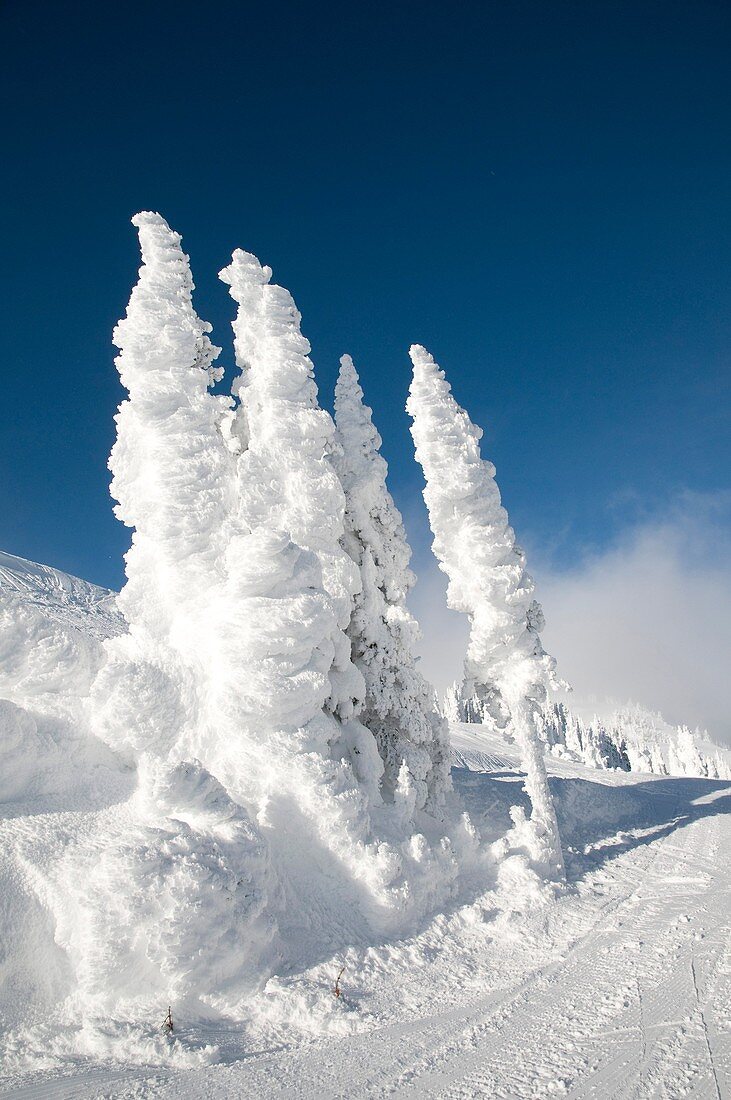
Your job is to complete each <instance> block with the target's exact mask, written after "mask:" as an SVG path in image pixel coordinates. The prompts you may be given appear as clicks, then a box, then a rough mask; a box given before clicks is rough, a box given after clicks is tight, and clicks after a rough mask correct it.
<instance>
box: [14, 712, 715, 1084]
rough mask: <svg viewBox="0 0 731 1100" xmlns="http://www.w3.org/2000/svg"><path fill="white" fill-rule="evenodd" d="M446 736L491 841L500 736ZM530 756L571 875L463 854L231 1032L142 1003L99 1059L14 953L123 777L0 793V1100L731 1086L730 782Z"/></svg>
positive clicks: (504, 780)
mask: <svg viewBox="0 0 731 1100" xmlns="http://www.w3.org/2000/svg"><path fill="white" fill-rule="evenodd" d="M452 737H453V751H454V764H455V766H454V769H453V777H454V781H455V785H456V788H457V790H458V792H459V794H460V796H461V798H462V799H463V800H464V803H465V805H466V806H467V808H468V809H469V811H470V814H471V816H472V818H473V820H474V822H475V823H476V826H477V828H478V829H479V830H480V832H481V834H482V836H483V838H484V839H485V840H490V839H498V837H499V836H500V834H501V832H503V831H504V830H506V829H507V828H509V826H510V817H509V809H510V806H511V805H513V804H515V803H520V802H523V801H524V798H525V796H524V794H523V792H522V776H521V774H520V772H519V770H518V767H517V754H516V749H515V746H514V745H512V744H510V743H509V742H508V741H507V740H504V739H502V738H501V737H499V736H496V735H493V736H487V737H486V736H481V731H480V728H479V727H476V726H454V727H453V728H452ZM548 767H549V771H550V773H551V787H552V791H553V794H554V797H555V799H556V805H557V812H558V815H559V823H560V827H561V832H562V836H563V838H564V845H565V854H566V863H567V872H568V878H569V885H568V888H567V890H566V891H565V892H564V893H563V895H562V896H560V897H559V898H558V899H557V900H555V901H554V902H552V903H550V904H549V905H548V906H546V905H541V906H536V905H534V904H533V901H534V900H535V899H533V898H532V896H531V892H530V884H528V883H526V882H525V881H523V880H522V879H521V877H520V874H519V870H518V869H517V868H516V877H514V878H513V879H512V880H510V878H509V877H508V879H503V881H502V883H501V884H498V882H497V881H496V879H495V876H494V874H491V872H490V869H489V868H488V867H485V866H484V865H482V866H480V867H475V874H474V875H473V877H472V879H471V880H470V879H469V877H468V878H466V879H465V881H464V883H463V887H462V894H461V896H460V897H459V898H457V899H455V902H454V904H453V905H451V906H449V907H448V908H447V909H446V910H445V911H444V912H443V913H442V914H440V915H439V916H437V917H436V918H435V919H433V920H431V921H430V922H428V923H427V924H426V925H425V927H423V928H422V929H421V930H420V931H418V932H417V933H416V934H414V935H413V936H411V937H410V938H406V939H394V940H390V941H388V940H379V941H376V940H374V941H373V942H370V943H368V942H362V943H358V944H354V945H353V946H351V947H350V948H348V949H345V950H341V951H338V952H337V953H335V954H333V955H332V957H328V956H323V958H322V959H321V961H319V962H318V964H317V965H316V966H314V967H312V968H311V969H309V970H308V971H306V972H304V973H286V974H281V975H280V976H279V977H277V978H275V979H273V980H271V981H270V982H269V983H268V984H267V986H266V987H265V989H264V990H263V992H262V993H261V994H260V995H259V996H258V998H255V999H254V1000H253V1001H252V1003H251V1005H250V1006H249V1010H248V1016H247V1019H246V1020H245V1021H244V1023H243V1024H242V1022H241V1021H236V1022H232V1023H231V1024H230V1025H226V1024H225V1022H223V1023H222V1022H221V1021H217V1022H215V1023H211V1025H210V1026H207V1027H203V1026H201V1025H198V1026H196V1027H195V1028H192V1027H190V1026H189V1025H188V1024H187V1022H186V1020H185V1018H180V1019H178V1018H177V1017H175V1028H176V1030H175V1033H174V1036H173V1037H170V1036H168V1037H167V1038H165V1036H164V1033H163V1032H162V1031H161V1030H160V1025H162V1023H163V1018H164V1016H165V1012H166V1010H167V1005H164V1006H161V1013H160V1019H159V1021H157V1020H155V1021H151V1034H152V1033H154V1032H157V1033H158V1035H159V1036H160V1040H159V1041H158V1042H156V1043H153V1042H152V1041H150V1043H149V1046H148V1048H147V1049H146V1050H145V1049H140V1048H139V1047H134V1046H130V1048H129V1050H128V1052H127V1056H126V1058H125V1059H124V1060H123V1061H121V1062H120V1060H119V1050H118V1048H117V1057H116V1060H112V1059H111V1058H109V1057H105V1054H104V1051H103V1050H98V1049H97V1050H96V1052H95V1057H94V1059H93V1060H91V1059H85V1058H83V1057H80V1056H78V1055H77V1056H76V1057H75V1058H69V1056H68V1050H67V1049H66V1050H65V1049H64V1042H63V1035H61V1036H60V1037H59V1035H58V1033H53V1034H51V1033H50V1032H49V1033H46V1034H44V1025H43V1018H44V1011H45V1006H46V1005H49V1004H51V1003H52V1000H53V993H54V989H55V988H56V987H58V986H62V985H63V980H64V966H65V964H64V957H63V951H62V950H61V948H60V946H59V947H57V948H56V949H55V950H54V951H53V952H52V953H50V954H48V953H46V954H44V955H43V957H42V959H41V960H40V962H41V963H42V965H41V966H40V967H39V965H38V962H39V960H38V959H37V958H36V957H34V956H35V955H37V953H38V951H39V950H41V949H43V950H44V951H45V950H46V949H45V948H44V947H43V945H44V944H46V943H47V942H48V936H47V930H46V929H45V927H44V921H45V922H48V920H49V919H50V918H49V915H48V911H47V910H45V909H44V907H43V905H42V903H39V901H38V899H39V897H40V898H42V896H43V881H42V879H43V869H44V867H45V866H50V865H52V863H53V860H54V858H55V857H56V856H57V854H58V852H59V850H62V849H63V847H64V846H65V845H67V844H68V843H69V838H70V837H72V836H79V835H81V834H84V833H87V834H88V833H93V831H94V830H95V829H97V828H98V824H99V821H100V815H102V816H104V815H106V817H107V818H111V817H116V818H118V819H119V820H120V822H121V823H123V821H124V814H125V812H126V811H125V808H124V806H125V802H124V798H125V790H124V780H123V776H122V775H121V774H120V775H119V776H117V778H116V780H114V781H111V780H110V781H109V782H108V783H107V784H106V785H104V784H100V785H98V786H97V787H96V788H95V797H96V801H95V800H94V792H92V793H91V794H89V793H87V795H85V796H84V800H82V801H81V805H79V807H78V808H76V809H74V810H69V809H68V808H63V809H61V808H58V809H55V810H54V809H53V808H52V806H51V803H50V802H49V803H48V804H47V806H46V808H45V809H43V810H40V811H38V810H37V809H34V808H33V806H32V805H31V804H28V803H25V804H19V803H14V804H13V803H10V804H6V805H4V806H3V807H2V808H0V813H2V814H4V815H5V820H3V821H2V822H1V823H0V854H1V862H0V876H1V877H2V882H1V883H0V897H2V899H3V901H2V906H1V907H0V910H1V911H2V920H4V921H5V929H6V931H5V934H4V936H3V938H1V939H0V953H1V954H0V960H1V961H0V987H1V988H2V989H3V1000H2V1002H1V1003H2V1008H3V1009H4V1010H5V1020H4V1021H3V1026H4V1028H5V1029H6V1030H5V1034H4V1035H3V1038H2V1042H3V1047H4V1050H3V1054H2V1055H1V1056H0V1065H2V1067H3V1069H2V1071H0V1072H3V1073H4V1074H5V1077H4V1079H2V1083H1V1084H0V1092H2V1095H3V1096H8V1097H19V1098H20V1097H23V1098H25V1100H41V1098H47V1097H49V1098H50V1097H54V1098H55V1097H66V1096H74V1097H78V1098H84V1097H89V1098H91V1097H101V1096H104V1097H107V1098H113V1097H131V1096H138V1097H141V1096H144V1097H171V1098H172V1097H179V1096H181V1095H182V1096H185V1097H192V1098H194V1097H201V1098H203V1097H205V1098H217V1097H232V1098H233V1097H241V1096H255V1095H258V1096H261V1097H264V1098H268V1097H295V1096H296V1097H302V1098H311V1100H326V1098H330V1097H332V1098H334V1097H376V1096H383V1095H395V1096H399V1097H401V1096H403V1097H411V1096H413V1097H423V1096H428V1097H443V1098H468V1097H487V1096H489V1097H493V1096H494V1097H503V1098H526V1100H527V1098H529V1097H530V1098H533V1097H553V1096H556V1095H561V1096H567V1097H574V1098H577V1100H579V1098H587V1100H588V1098H589V1097H594V1098H597V1097H601V1098H603V1100H613V1098H615V1097H616V1098H620V1097H626V1098H628V1100H629V1098H630V1097H640V1098H644V1097H655V1096H657V1097H680V1096H695V1097H728V1096H731V950H730V947H729V944H730V939H729V932H730V931H731V815H730V813H729V811H731V786H729V784H728V783H723V782H719V781H710V780H704V779H689V778H670V777H655V776H652V777H649V776H638V775H634V774H631V773H630V774H628V773H622V772H609V771H597V770H595V769H590V768H586V767H584V766H583V765H581V764H578V763H574V762H571V761H567V760H557V759H553V758H551V757H549V758H548ZM111 775H112V772H111V771H110V772H109V773H108V776H111ZM115 783H116V787H115ZM9 914H10V916H9ZM13 914H14V916H13ZM11 918H12V919H13V924H12V926H11V927H10V929H9V933H10V934H8V921H9V920H10V919H11ZM21 918H22V921H21ZM2 920H0V923H2ZM341 967H344V970H343V972H342V976H341V978H340V988H341V990H342V996H341V997H340V998H336V997H334V996H333V992H332V990H333V986H334V983H335V979H336V977H337V975H338V972H339V971H340V970H341ZM21 1002H22V1003H21ZM11 1016H12V1018H13V1020H14V1026H13V1027H12V1028H9V1029H8V1020H9V1018H10V1017H11ZM75 1023H77V1021H69V1024H75ZM31 1032H32V1033H33V1034H34V1035H35V1037H36V1038H35V1050H34V1052H33V1058H32V1060H31V1061H30V1062H29V1061H28V1060H27V1055H28V1051H29V1035H30V1034H31ZM176 1042H177V1043H178V1044H180V1046H182V1047H183V1048H184V1049H186V1050H187V1051H188V1052H189V1053H188V1055H187V1058H186V1059H183V1058H181V1057H180V1054H179V1052H177V1053H176V1049H178V1048H176ZM166 1048H167V1049H168V1050H169V1054H168V1055H166V1054H165V1051H166ZM196 1052H197V1053H196ZM214 1059H215V1060H214ZM196 1062H197V1063H199V1064H196ZM206 1063H209V1064H206Z"/></svg>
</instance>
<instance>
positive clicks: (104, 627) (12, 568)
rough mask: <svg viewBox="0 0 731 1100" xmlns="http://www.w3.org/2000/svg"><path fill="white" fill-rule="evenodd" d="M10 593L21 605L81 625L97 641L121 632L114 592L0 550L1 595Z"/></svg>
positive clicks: (59, 620) (56, 618) (55, 618)
mask: <svg viewBox="0 0 731 1100" xmlns="http://www.w3.org/2000/svg"><path fill="white" fill-rule="evenodd" d="M10 593H12V594H14V595H15V596H16V597H17V598H18V599H19V601H21V602H22V603H24V604H32V605H33V606H35V607H38V608H42V609H43V612H44V614H45V615H46V616H47V617H48V618H49V619H53V620H55V621H57V622H66V623H74V624H76V625H82V626H83V629H84V631H85V632H86V633H88V634H91V635H93V636H96V637H99V638H107V637H109V636H110V635H112V634H116V633H118V632H119V631H120V630H121V629H122V625H123V624H122V618H121V616H120V615H119V613H118V612H117V610H116V606H115V599H116V597H115V593H114V592H110V591H109V590H108V589H106V588H99V587H98V586H97V585H95V584H90V583H89V582H88V581H82V580H81V579H80V578H79V577H72V576H71V574H70V573H62V572H61V570H60V569H53V568H52V567H51V566H50V565H38V564H37V563H36V562H34V561H26V559H25V558H18V557H15V556H14V555H13V554H6V553H5V552H4V551H2V550H0V595H1V596H6V595H7V594H10Z"/></svg>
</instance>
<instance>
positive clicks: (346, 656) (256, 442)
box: [214, 250, 450, 938]
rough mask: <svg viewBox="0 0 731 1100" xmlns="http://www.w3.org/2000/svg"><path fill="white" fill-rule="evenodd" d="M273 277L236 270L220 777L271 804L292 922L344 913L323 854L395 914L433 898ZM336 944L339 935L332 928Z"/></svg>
mask: <svg viewBox="0 0 731 1100" xmlns="http://www.w3.org/2000/svg"><path fill="white" fill-rule="evenodd" d="M271 274H272V273H271V269H270V268H268V267H262V265H261V264H260V263H259V261H258V260H257V259H256V257H255V256H252V255H250V254H249V253H246V252H242V251H240V250H239V251H236V252H235V253H234V255H233V259H232V263H231V264H230V266H229V267H227V268H226V269H225V270H224V271H222V272H221V278H222V280H223V281H224V282H226V283H227V284H228V285H229V286H230V293H231V296H232V297H233V298H234V300H235V301H236V302H237V303H238V313H237V317H236V320H235V321H234V337H235V339H234V346H235V350H236V361H237V365H238V366H239V368H240V369H241V376H240V378H239V379H238V381H237V383H236V385H235V393H236V395H237V396H238V399H239V406H238V408H237V410H236V413H235V415H234V416H233V418H232V419H231V421H230V422H229V423H227V424H226V425H225V434H226V436H227V438H228V440H229V444H230V448H231V451H232V453H233V454H234V455H235V456H236V461H237V478H238V503H237V508H236V513H235V517H234V520H233V524H232V528H231V535H230V539H229V544H228V548H227V574H228V577H229V581H228V584H229V588H228V595H227V599H226V601H225V603H226V605H227V606H228V607H230V608H231V609H232V610H231V613H230V614H229V615H228V616H227V617H226V616H224V618H223V620H222V624H223V625H222V630H221V634H220V642H219V650H220V651H221V652H224V653H225V657H224V665H225V667H226V669H228V670H230V673H227V674H226V676H225V677H223V678H222V679H221V680H220V684H219V686H217V687H215V688H214V692H215V695H216V698H217V700H218V703H217V706H218V707H219V709H220V711H221V712H222V713H223V711H224V710H225V708H226V707H228V706H230V699H231V698H232V697H235V698H238V700H239V704H238V706H239V717H238V723H237V725H238V727H239V728H240V729H243V730H247V731H249V734H248V736H247V737H243V738H236V737H232V738H231V740H230V742H229V745H228V747H227V750H226V751H227V755H226V758H225V761H222V763H221V768H222V770H223V769H224V767H225V773H226V775H227V776H228V779H229V782H234V783H236V784H237V787H236V789H237V791H240V793H241V794H242V795H243V796H244V797H246V798H247V799H250V800H251V799H256V800H257V803H258V810H257V816H258V820H259V821H260V822H261V823H262V826H263V827H265V828H266V831H267V832H266V835H267V836H268V837H269V839H270V843H271V845H272V850H273V853H274V856H275V861H276V864H277V866H278V867H280V866H281V867H283V868H284V872H285V873H284V878H285V881H286V882H287V883H288V884H289V888H291V889H292V890H293V891H294V892H295V893H296V894H297V896H298V898H299V901H298V903H297V904H295V905H292V906H290V914H291V915H292V917H293V919H299V914H298V912H297V909H298V907H299V909H304V908H308V907H309V908H311V909H315V910H317V911H320V912H323V911H325V912H326V911H327V906H328V905H329V904H331V901H330V900H329V898H330V897H331V896H332V894H333V890H332V883H331V882H330V881H328V882H327V883H325V884H324V888H323V881H322V876H320V875H317V874H313V872H312V863H311V860H312V853H313V852H315V851H317V850H322V849H324V851H325V852H327V853H328V854H329V857H330V858H332V857H335V859H336V860H337V861H339V863H340V866H341V867H342V868H343V869H344V870H345V872H346V874H345V875H344V876H343V881H345V880H347V881H348V883H349V884H350V885H348V886H347V889H348V890H351V889H352V888H353V883H354V882H355V883H356V884H358V889H360V890H362V889H365V890H366V896H367V897H368V903H367V907H368V909H369V910H370V911H371V912H373V913H374V914H376V913H378V912H381V913H382V914H386V913H387V912H390V913H391V914H393V912H394V910H395V909H398V908H404V907H405V902H406V899H407V898H409V899H411V901H413V899H415V898H416V897H417V896H418V893H419V891H418V888H417V889H416V890H415V889H414V887H413V882H412V881H411V879H412V872H413V871H414V870H416V877H417V878H418V877H419V874H420V873H421V871H420V870H419V868H418V866H417V864H418V863H419V859H416V860H415V859H414V856H413V852H412V848H410V847H409V844H410V843H411V839H412V836H411V834H412V832H413V828H412V827H409V828H408V829H403V831H402V832H401V834H400V837H399V832H398V830H397V829H396V828H395V825H396V824H398V823H397V822H396V819H395V817H394V807H387V806H384V802H383V798H382V796H381V791H380V781H381V777H382V775H383V763H382V761H381V758H380V756H379V753H378V748H377V745H376V741H375V738H374V737H373V735H372V734H371V732H370V731H369V730H368V729H366V728H365V726H363V725H362V724H361V723H360V722H359V721H358V720H357V712H358V710H359V708H360V705H361V701H362V699H363V696H364V694H365V685H364V681H363V677H362V675H361V673H360V672H359V671H358V669H357V668H356V667H355V665H354V664H353V663H352V660H351V647H350V639H349V638H348V636H347V635H346V633H345V628H346V627H347V626H348V624H349V622H350V617H351V610H352V607H353V596H354V594H355V593H356V592H357V591H358V590H359V587H360V576H359V570H358V567H357V564H356V563H355V562H354V561H353V560H352V559H351V558H350V557H349V556H348V554H347V553H346V552H345V550H344V549H343V547H342V545H341V539H342V538H343V534H344V526H343V523H344V513H345V497H344V494H343V489H342V486H341V483H340V480H339V478H338V475H337V473H336V471H335V469H334V466H333V462H332V454H333V450H334V448H335V446H336V444H335V439H334V435H335V427H334V424H333V422H332V418H331V417H330V416H329V414H328V413H326V412H325V411H323V410H322V409H321V408H320V407H319V405H318V401H317V389H316V386H315V381H314V377H313V368H312V362H311V361H310V359H309V351H310V346H309V343H308V342H307V340H306V339H305V337H304V336H303V335H302V333H301V331H300V315H299V313H298V311H297V309H296V307H295V305H294V302H293V300H292V298H291V296H290V295H289V293H288V292H287V291H286V290H284V289H283V288H282V287H279V286H276V285H274V284H272V283H271V282H270V279H271ZM226 724H227V726H228V725H229V723H228V722H227V723H226ZM402 819H403V815H402ZM381 825H382V826H383V828H382V829H381ZM400 825H401V826H403V825H404V821H403V820H401V822H400ZM384 835H388V836H389V837H390V838H391V839H390V841H389V842H385V841H384V840H383V839H380V838H381V837H382V836H384ZM422 839H423V838H422ZM395 840H400V844H398V845H397V844H394V843H392V842H393V841H395ZM417 849H418V845H417V847H416V849H414V851H417ZM419 851H420V849H419ZM417 854H418V853H417ZM419 858H421V857H419ZM444 858H445V860H446V862H447V863H449V861H450V857H449V856H448V854H446V853H445V854H444ZM442 878H443V876H442ZM436 881H439V876H437V879H436ZM343 888H345V887H343ZM318 890H320V891H321V892H320V894H316V893H313V892H316V891H318ZM305 899H308V900H307V901H306V902H305ZM411 901H410V902H409V904H411ZM406 908H408V906H406ZM389 919H390V918H389ZM321 933H322V935H324V936H325V937H329V938H331V937H332V934H333V933H332V927H327V926H324V927H323V928H322V929H321ZM308 935H309V936H310V937H311V936H312V935H313V932H312V929H308Z"/></svg>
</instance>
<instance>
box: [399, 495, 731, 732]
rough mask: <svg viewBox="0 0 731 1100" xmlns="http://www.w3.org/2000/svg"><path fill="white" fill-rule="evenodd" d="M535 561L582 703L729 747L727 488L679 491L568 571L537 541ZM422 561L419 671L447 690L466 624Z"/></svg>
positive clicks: (730, 502)
mask: <svg viewBox="0 0 731 1100" xmlns="http://www.w3.org/2000/svg"><path fill="white" fill-rule="evenodd" d="M528 562H529V567H530V568H531V571H532V573H533V575H534V576H535V578H536V582H537V586H538V593H537V594H538V597H539V599H540V600H541V602H542V604H543V606H544V610H545V613H546V620H547V626H546V629H545V631H544V632H543V640H544V643H545V646H546V648H547V649H548V650H549V651H550V652H551V653H553V654H554V656H555V657H556V658H557V660H558V663H559V671H560V673H561V675H562V676H563V677H564V678H565V679H567V680H568V681H569V682H570V683H571V684H572V685H573V688H574V694H575V699H576V702H577V704H579V705H580V706H581V707H582V708H584V709H585V708H587V707H592V706H595V707H596V708H597V709H598V710H600V711H601V710H604V709H606V708H609V707H611V706H613V705H616V704H617V703H624V702H627V701H628V700H630V699H631V700H633V701H635V702H638V703H641V704H642V705H643V706H646V707H648V708H650V709H652V710H659V711H660V712H661V713H662V714H663V716H664V717H665V718H666V719H667V721H669V722H671V723H686V724H688V725H690V726H696V725H699V726H701V727H705V728H706V729H707V730H708V731H709V733H710V734H711V736H712V737H714V738H715V739H717V740H720V741H724V742H725V743H729V744H731V714H730V709H731V708H729V702H728V699H729V692H728V688H727V681H728V679H729V678H730V677H731V492H719V493H715V494H698V493H689V492H686V493H682V494H680V495H679V496H677V497H676V498H675V500H674V501H673V502H672V503H671V504H670V505H669V506H667V507H666V508H664V509H663V511H662V512H654V513H652V514H651V515H644V516H642V517H640V518H635V519H634V520H633V521H631V522H629V523H628V524H627V525H626V526H625V527H624V529H623V531H622V533H621V534H620V535H619V536H618V537H617V539H616V540H615V541H614V542H613V543H612V544H611V545H609V546H608V547H606V548H605V549H603V550H602V551H600V552H594V553H592V554H587V555H584V556H582V557H581V558H580V559H579V560H578V561H577V562H576V563H575V564H574V565H573V566H571V567H570V568H568V569H565V568H564V569H559V568H557V567H555V566H554V565H552V564H551V563H550V562H548V561H547V560H542V559H541V555H540V553H539V552H538V551H536V549H535V548H531V547H528ZM416 568H417V572H418V573H419V583H418V584H417V586H416V589H415V591H414V594H413V599H412V606H413V609H414V612H415V614H416V615H417V616H418V618H419V621H420V623H421V626H422V631H423V634H424V637H423V640H422V649H421V652H422V670H423V672H424V674H425V675H426V676H428V677H429V678H430V679H431V680H432V682H433V683H434V684H435V686H436V687H437V688H438V690H440V691H442V690H443V689H444V688H445V687H446V686H447V684H449V683H451V682H452V681H453V680H455V679H457V678H459V677H460V675H461V664H462V659H463V656H464V651H465V646H466V640H467V624H466V622H465V621H464V618H463V616H460V615H457V614H455V613H454V612H450V611H449V610H448V609H447V607H446V597H445V591H446V579H445V578H444V577H443V576H442V574H441V573H440V572H439V570H438V568H437V566H436V563H435V562H433V560H432V561H430V560H429V559H428V557H426V555H425V556H424V557H423V559H422V560H417V562H416Z"/></svg>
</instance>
